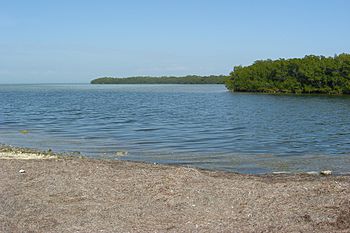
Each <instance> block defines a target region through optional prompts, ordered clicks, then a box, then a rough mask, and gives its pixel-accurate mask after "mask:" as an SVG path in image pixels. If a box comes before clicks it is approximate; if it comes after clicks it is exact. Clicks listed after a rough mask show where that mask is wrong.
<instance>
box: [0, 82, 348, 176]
mask: <svg viewBox="0 0 350 233" xmlns="http://www.w3.org/2000/svg"><path fill="white" fill-rule="evenodd" d="M21 130H28V132H29V133H27V134H23V133H21V132H20V131H21ZM0 143H5V144H11V145H15V146H22V147H32V148H40V149H49V148H51V149H53V150H54V151H59V152H76V151H80V152H81V153H82V154H85V155H88V156H93V157H95V156H97V157H99V156H103V157H113V156H115V154H116V152H118V151H127V152H128V154H127V155H126V156H124V157H122V158H118V159H126V160H141V161H147V162H159V163H179V164H187V165H191V166H197V167H204V168H210V169H220V170H229V171H236V172H242V173H266V172H271V171H293V172H297V171H310V170H320V169H332V170H334V171H336V172H337V173H347V172H350V97H334V96H333V97H329V96H287V95H283V96H278V95H261V94H240V93H231V92H228V91H226V89H225V87H224V86H223V85H88V84H86V85H0Z"/></svg>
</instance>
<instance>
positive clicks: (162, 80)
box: [91, 75, 227, 84]
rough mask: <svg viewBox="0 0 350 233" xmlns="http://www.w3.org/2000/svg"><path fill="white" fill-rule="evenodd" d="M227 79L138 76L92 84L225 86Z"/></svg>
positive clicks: (109, 79)
mask: <svg viewBox="0 0 350 233" xmlns="http://www.w3.org/2000/svg"><path fill="white" fill-rule="evenodd" d="M226 78H227V76H225V75H210V76H198V75H187V76H183V77H175V76H162V77H150V76H137V77H128V78H112V77H103V78H97V79H94V80H92V81H91V84H224V82H225V80H226Z"/></svg>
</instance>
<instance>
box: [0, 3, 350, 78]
mask: <svg viewBox="0 0 350 233" xmlns="http://www.w3.org/2000/svg"><path fill="white" fill-rule="evenodd" d="M349 11H350V1H348V0H264V1H261V0H240V1H239V0H173V1H166V0H158V1H157V0H144V1H141V0H139V1H137V0H124V1H121V0H120V1H119V0H114V1H112V0H111V1H108V0H100V1H97V0H95V1H92V0H81V1H80V0H74V1H72V0H70V1H66V0H60V1H47V0H43V1H39V0H31V1H27V0H22V1H20V0H8V1H3V0H0V83H88V82H89V81H90V80H92V79H94V78H97V77H105V76H111V77H128V76H138V75H150V76H163V75H176V76H181V75H188V74H197V75H211V74H228V73H229V72H231V71H232V70H233V67H234V66H236V65H249V64H251V63H253V62H254V61H255V60H261V59H278V58H291V57H303V56H305V55H307V54H315V55H324V56H334V55H335V54H339V53H350V43H349V42H350V30H349V28H350V26H349V25H350V14H349Z"/></svg>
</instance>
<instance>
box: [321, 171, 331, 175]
mask: <svg viewBox="0 0 350 233" xmlns="http://www.w3.org/2000/svg"><path fill="white" fill-rule="evenodd" d="M320 174H321V175H324V176H330V175H332V171H331V170H324V171H321V172H320Z"/></svg>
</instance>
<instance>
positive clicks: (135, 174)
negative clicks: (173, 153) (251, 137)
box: [0, 148, 350, 232]
mask: <svg viewBox="0 0 350 233" xmlns="http://www.w3.org/2000/svg"><path fill="white" fill-rule="evenodd" d="M349 200H350V177H349V176H320V175H306V174H294V175H286V174H279V175H272V174H271V175H260V176H255V175H241V174H234V173H226V172H215V171H206V170H200V169H194V168H187V167H178V166H167V165H154V164H144V163H134V162H125V161H114V160H94V159H87V158H74V157H65V156H57V155H54V154H51V153H40V152H36V151H23V150H19V149H18V150H16V149H13V148H12V149H9V148H7V149H4V148H3V149H2V150H0V210H1V211H0V232H350V201H349Z"/></svg>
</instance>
